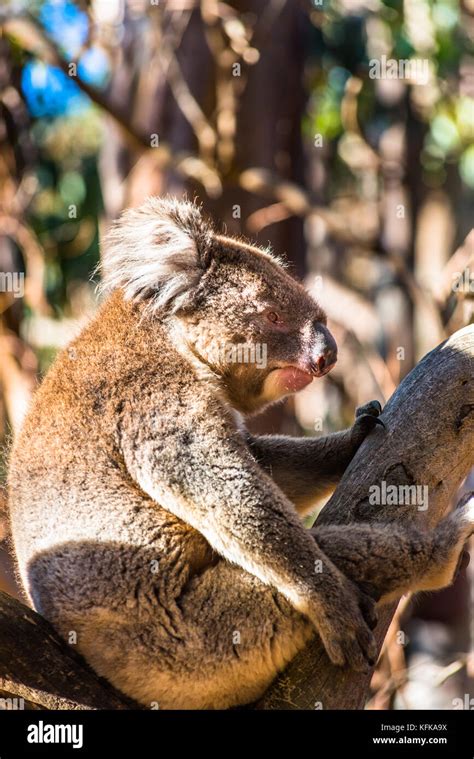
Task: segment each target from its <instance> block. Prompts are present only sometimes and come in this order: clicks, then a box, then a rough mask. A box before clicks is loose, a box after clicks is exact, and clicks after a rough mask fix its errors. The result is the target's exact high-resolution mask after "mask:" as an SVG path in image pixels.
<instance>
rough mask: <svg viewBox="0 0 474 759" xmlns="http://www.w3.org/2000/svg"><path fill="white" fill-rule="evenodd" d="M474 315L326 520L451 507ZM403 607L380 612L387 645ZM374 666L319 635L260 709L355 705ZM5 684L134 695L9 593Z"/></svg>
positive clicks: (43, 693) (395, 401) (67, 697)
mask: <svg viewBox="0 0 474 759" xmlns="http://www.w3.org/2000/svg"><path fill="white" fill-rule="evenodd" d="M473 359H474V325H471V326H469V327H465V328H464V329H462V330H460V331H459V332H456V334H454V335H453V336H452V337H451V338H450V339H449V340H447V341H446V342H445V343H442V344H441V345H440V346H438V347H437V348H435V350H433V351H431V353H429V354H428V355H427V356H426V357H425V358H424V359H423V361H421V362H420V364H418V366H417V367H416V368H415V369H414V370H413V371H412V372H411V373H410V374H409V375H408V376H407V377H406V378H405V379H404V381H403V382H402V384H401V385H400V387H399V388H398V390H397V391H396V392H395V393H394V395H393V396H392V398H391V399H390V401H389V402H388V403H387V405H386V407H385V409H384V413H383V420H384V422H385V424H386V430H385V431H384V430H381V429H376V430H375V431H374V432H373V433H372V434H371V435H370V437H369V438H368V439H367V440H366V441H365V442H364V443H363V445H362V446H361V448H360V449H359V451H358V453H357V454H356V456H355V457H354V459H353V461H352V462H351V464H350V466H349V467H348V469H347V471H346V473H345V475H344V477H343V479H342V480H341V482H340V484H339V486H338V488H337V490H336V491H335V493H334V495H333V497H332V498H331V500H330V501H329V503H328V504H327V505H326V507H325V508H324V510H323V512H322V514H321V516H320V517H319V521H320V522H321V523H324V522H325V523H333V524H336V523H337V524H346V523H349V522H370V521H374V522H375V521H384V522H392V521H398V520H404V521H405V520H416V521H419V522H421V523H423V524H425V525H426V527H428V528H430V527H433V525H434V524H436V523H437V522H438V521H439V519H440V518H441V517H442V516H443V514H444V512H445V510H446V509H447V507H448V505H449V503H450V501H451V500H452V498H453V496H454V494H455V493H456V490H457V488H458V487H459V485H460V484H461V482H462V480H463V479H464V477H465V476H466V475H467V473H468V472H469V470H470V469H471V467H472V466H473V464H474V360H473ZM383 480H384V481H385V482H386V483H387V486H389V485H391V484H392V485H397V486H399V485H412V484H418V485H426V486H428V488H429V502H428V504H429V505H428V508H427V509H426V510H425V511H417V510H416V507H414V506H407V505H402V506H396V507H394V506H373V505H371V504H370V503H369V498H368V492H369V487H370V486H371V485H373V484H380V482H381V481H383ZM393 611H394V607H393V606H392V607H390V608H387V609H385V610H384V611H383V613H382V614H381V620H380V623H379V625H378V628H377V630H376V637H377V640H378V642H379V645H380V646H381V645H382V642H383V639H384V637H385V633H386V630H387V627H388V625H389V623H390V620H391V617H392V614H393ZM369 682H370V675H361V674H359V673H356V672H353V671H351V670H348V669H343V668H340V667H335V666H334V665H332V664H331V663H330V662H329V660H328V658H327V656H326V654H325V651H324V649H323V647H322V645H321V643H320V642H319V640H318V639H315V640H313V641H312V642H311V643H310V644H309V645H308V646H307V647H306V648H305V650H304V651H302V652H301V653H300V654H299V655H298V656H297V657H295V659H294V660H293V661H292V662H291V663H290V665H289V666H288V667H287V669H286V670H285V672H284V673H283V674H282V675H280V677H278V678H277V679H276V681H275V682H274V684H273V685H272V686H271V687H270V688H269V690H268V692H267V693H266V695H265V696H264V697H263V699H262V700H261V701H260V702H259V703H258V704H257V708H259V709H314V708H323V709H333V708H337V709H356V708H361V707H362V706H363V705H364V702H365V699H366V697H367V692H368V687H369ZM0 691H4V692H6V693H7V694H10V695H12V696H20V697H24V698H25V699H27V700H28V701H30V702H31V703H32V704H33V705H37V706H40V707H43V708H64V709H71V708H76V709H77V708H99V709H100V708H110V709H117V708H118V709H123V708H127V707H130V706H132V707H133V706H134V704H133V703H132V702H131V701H129V700H128V699H127V698H126V697H125V696H121V695H120V694H117V693H116V691H114V690H113V689H112V688H111V686H109V685H108V684H107V683H104V681H103V680H101V679H100V678H98V677H97V676H96V675H95V674H94V673H93V672H92V670H91V669H90V668H89V667H88V665H86V664H85V662H83V660H82V659H81V658H80V657H78V656H77V655H76V654H75V652H74V651H73V650H72V649H71V647H70V646H68V645H67V644H66V643H64V642H63V641H62V640H61V639H60V638H59V637H58V636H57V635H56V634H55V633H54V631H53V630H52V628H51V626H50V625H49V623H47V622H46V621H45V620H43V619H42V618H41V617H39V616H38V615H37V614H35V612H33V611H31V610H30V609H27V608H26V607H24V606H22V605H21V604H19V603H18V602H17V601H14V600H13V599H11V598H9V597H8V596H6V595H5V594H1V593H0Z"/></svg>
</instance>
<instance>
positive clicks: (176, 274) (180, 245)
mask: <svg viewBox="0 0 474 759" xmlns="http://www.w3.org/2000/svg"><path fill="white" fill-rule="evenodd" d="M209 234H210V230H209V228H208V227H207V225H206V224H205V222H204V221H203V219H202V217H201V214H200V212H199V209H198V208H197V207H196V206H195V205H194V204H193V203H189V202H178V201H174V200H163V199H160V198H148V200H147V201H146V202H145V203H144V204H143V205H142V206H140V207H139V208H132V209H129V210H127V211H125V212H124V213H123V214H122V216H121V217H120V218H119V219H118V220H117V221H116V222H114V224H113V226H112V228H111V230H110V231H109V233H108V234H107V236H106V238H105V244H104V250H103V256H102V263H101V266H100V269H101V272H102V285H101V289H102V290H104V291H109V290H114V289H117V288H120V289H122V290H123V292H124V294H125V297H126V298H127V299H128V300H141V299H145V298H146V299H148V300H149V301H150V306H151V307H152V308H153V309H158V308H161V307H163V306H167V305H168V304H169V303H170V302H171V301H173V305H174V307H175V308H176V307H177V306H178V305H179V296H180V295H181V296H183V295H184V294H185V292H186V291H187V290H188V289H189V288H190V287H192V286H193V285H195V284H197V282H198V281H199V278H200V276H201V274H202V272H203V266H202V263H201V255H200V254H201V252H202V251H200V247H202V246H203V245H204V246H205V245H206V242H207V241H208V239H209Z"/></svg>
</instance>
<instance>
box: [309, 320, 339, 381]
mask: <svg viewBox="0 0 474 759" xmlns="http://www.w3.org/2000/svg"><path fill="white" fill-rule="evenodd" d="M336 361H337V345H336V341H335V339H334V338H333V336H332V335H331V333H330V331H329V330H328V328H327V327H326V326H325V325H324V324H320V323H318V324H316V325H315V339H314V343H313V345H312V347H311V358H310V361H309V366H310V370H311V374H312V375H313V376H315V377H324V375H325V374H327V373H328V372H330V371H331V369H332V368H333V366H334V365H335V363H336Z"/></svg>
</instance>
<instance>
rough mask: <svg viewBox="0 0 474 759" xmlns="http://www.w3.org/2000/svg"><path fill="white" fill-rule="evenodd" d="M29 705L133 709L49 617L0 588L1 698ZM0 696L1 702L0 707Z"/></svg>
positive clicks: (131, 703)
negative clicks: (47, 619) (78, 652)
mask: <svg viewBox="0 0 474 759" xmlns="http://www.w3.org/2000/svg"><path fill="white" fill-rule="evenodd" d="M10 698H23V699H24V701H25V708H30V709H134V708H135V709H136V708H138V707H137V705H136V704H135V703H134V702H133V701H131V700H130V699H128V698H126V696H124V695H122V694H121V693H119V692H118V691H116V690H115V689H114V688H113V687H112V686H111V685H110V684H109V683H108V682H106V681H105V680H103V679H102V678H100V677H98V676H97V675H96V674H95V672H94V671H93V670H92V669H91V668H90V667H89V665H88V664H87V663H86V662H85V661H84V659H83V658H82V657H81V656H79V655H78V654H76V652H75V651H74V649H73V647H72V646H68V645H67V643H65V642H64V641H63V640H62V639H61V638H60V637H59V636H58V635H57V633H56V632H55V631H54V629H53V628H52V627H51V625H50V624H49V622H47V621H46V620H45V619H43V617H41V616H40V615H39V614H36V612H34V611H33V610H32V609H29V608H28V607H27V606H24V605H23V604H21V603H20V602H19V601H17V600H16V599H14V598H12V597H11V596H8V595H7V594H6V593H2V592H0V699H7V701H6V704H5V706H9V702H8V699H10ZM1 704H3V702H2V701H0V708H2V706H1Z"/></svg>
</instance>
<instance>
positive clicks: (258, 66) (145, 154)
mask: <svg viewBox="0 0 474 759" xmlns="http://www.w3.org/2000/svg"><path fill="white" fill-rule="evenodd" d="M473 32H474V0H463V2H457V1H456V0H436V1H435V2H432V1H431V0H429V1H428V0H403V1H402V0H390V1H389V2H384V1H382V0H336V1H335V2H331V3H329V2H327V0H326V1H325V2H322V0H321V1H319V0H313V2H310V1H309V0H307V1H305V0H301V2H297V1H296V0H295V1H294V2H293V0H291V1H290V0H232V2H229V3H227V2H218V0H200V2H199V1H198V0H88V1H87V0H81V1H79V0H77V2H71V1H70V0H46V1H45V2H43V1H42V0H30V2H27V0H12V1H11V2H4V1H3V0H0V272H2V273H3V274H4V275H12V274H14V273H20V274H24V275H25V280H24V292H22V293H20V292H12V288H11V287H10V288H9V287H8V286H7V285H8V284H9V283H10V284H11V281H12V280H8V278H4V279H3V280H2V282H3V288H2V287H0V361H1V364H0V391H1V395H0V438H1V444H2V450H3V452H4V456H3V459H2V460H3V464H2V471H3V475H4V469H5V457H6V454H7V451H8V445H9V443H10V440H11V437H12V435H13V434H14V431H15V429H17V427H18V425H19V424H20V423H21V419H22V416H23V414H24V411H25V408H26V406H27V404H28V401H29V398H30V395H31V392H32V390H33V388H34V386H35V385H36V384H37V382H38V380H40V378H41V376H42V374H43V373H44V372H45V371H46V370H47V367H48V366H49V364H50V362H51V360H52V359H53V358H54V355H55V353H56V352H57V350H58V349H59V348H60V347H62V346H63V345H65V344H66V343H67V341H68V340H69V339H70V337H71V336H72V335H73V334H75V332H76V331H77V329H79V328H80V325H81V324H82V323H84V320H86V319H87V318H88V317H89V315H90V314H91V313H92V312H93V310H94V308H95V307H96V303H97V297H96V293H95V282H94V278H93V272H94V269H95V267H96V265H97V263H98V261H99V256H100V253H99V240H100V237H101V235H102V233H103V231H104V230H105V229H106V227H107V225H108V224H109V223H110V221H111V220H112V219H113V218H114V217H115V216H116V215H117V214H118V213H119V212H120V210H121V209H122V208H123V207H125V206H127V205H136V204H138V203H139V202H140V201H141V200H143V198H144V197H146V196H147V195H150V194H162V193H168V192H169V193H173V194H177V195H182V194H184V193H187V195H188V196H191V197H194V196H197V197H198V198H199V200H200V201H202V202H203V204H204V208H205V210H206V211H207V212H208V213H210V214H211V215H212V216H213V218H214V219H215V221H216V223H217V225H218V226H219V227H221V228H222V227H223V226H224V225H225V227H226V228H227V230H228V231H229V232H231V233H236V234H242V235H245V236H247V237H250V238H251V239H253V240H257V241H258V242H261V243H263V244H267V243H268V241H270V242H271V243H272V245H273V246H274V247H275V249H276V250H277V251H278V252H284V253H286V256H287V258H288V259H289V261H290V264H291V267H292V269H293V272H294V273H295V274H296V275H297V276H299V277H302V278H305V279H306V281H307V284H308V286H309V288H310V289H311V290H312V291H313V292H314V294H315V295H316V296H317V297H318V298H319V299H320V300H321V301H322V302H323V304H324V306H325V307H326V309H327V311H328V315H329V318H330V323H331V327H332V329H333V332H334V333H335V335H336V337H337V340H338V343H339V346H340V361H339V362H338V364H337V367H336V369H335V370H334V371H333V372H332V373H331V375H330V376H329V377H328V378H326V379H325V380H324V381H321V382H320V383H313V385H312V386H311V387H310V388H309V389H308V390H307V391H304V392H303V393H301V394H300V395H299V396H297V398H296V399H295V400H290V401H288V402H287V403H286V404H285V406H284V407H282V408H281V409H276V410H271V411H270V412H269V413H268V414H266V415H265V416H264V417H262V418H261V419H258V420H256V421H255V422H254V423H253V424H254V426H255V428H256V429H258V430H265V431H268V430H284V431H288V432H291V433H303V434H319V433H321V432H324V433H327V431H330V430H332V429H338V428H340V427H342V426H344V425H345V424H349V423H350V422H351V418H352V415H353V410H354V407H355V406H356V405H359V404H360V403H362V402H364V401H366V400H368V399H369V398H375V397H377V398H379V399H380V400H381V401H382V402H383V401H385V400H386V399H387V397H389V396H390V394H391V393H392V392H393V390H394V388H395V387H396V386H397V384H398V383H399V381H400V379H402V378H403V376H404V375H405V374H406V373H407V372H408V371H410V369H411V368H412V367H413V365H414V364H415V363H416V361H417V360H418V359H419V358H420V357H421V356H422V355H424V353H426V352H427V351H428V350H430V349H431V348H432V347H433V346H434V345H436V344H437V343H439V342H440V341H441V340H442V339H444V338H445V337H446V336H447V335H449V334H450V333H452V332H453V331H455V330H456V329H458V328H459V327H461V326H463V325H465V324H468V323H470V322H472V321H473V292H474V273H473V266H474V250H473V245H474V237H473V234H472V233H471V227H472V216H473V194H474V100H473V97H474V51H473V36H474V34H473ZM384 58H385V59H395V60H396V61H400V60H407V61H421V63H422V65H423V66H424V67H425V68H424V69H423V70H424V71H425V73H426V77H425V78H424V79H423V81H422V80H421V79H417V78H416V77H414V76H411V77H410V76H408V77H398V78H390V77H385V78H374V77H373V76H372V74H371V71H372V69H371V67H372V64H373V61H374V60H375V61H381V60H383V59H384ZM459 283H461V285H459ZM464 487H467V484H465V486H464ZM0 492H1V491H0ZM3 504H4V507H5V498H3ZM2 531H3V532H2ZM6 533H7V524H6V520H5V519H4V520H3V523H2V521H1V505H0V540H1V538H2V535H3V537H6ZM4 545H6V542H5V543H4ZM0 555H1V556H2V557H3V558H2V561H3V565H0V586H1V587H4V588H6V589H8V590H9V592H12V593H16V592H17V589H16V586H15V582H14V578H13V574H12V570H11V564H10V561H9V559H8V556H7V550H6V548H5V549H4V550H3V554H0ZM2 566H3V569H2ZM471 594H472V582H471V581H470V579H469V576H468V575H466V574H465V573H464V574H463V575H461V576H460V578H459V580H458V582H457V583H456V585H455V587H454V589H452V590H449V591H444V592H442V593H438V594H434V595H433V596H431V597H430V598H429V599H427V600H424V601H422V602H420V601H418V602H417V607H416V611H415V613H413V605H412V604H410V603H408V602H405V603H404V605H403V606H402V607H401V609H400V614H399V615H398V617H397V618H396V620H395V621H394V626H393V628H392V631H391V635H389V637H388V642H387V644H386V646H385V649H384V653H383V655H382V657H381V661H380V663H379V667H378V670H377V673H376V675H375V677H374V682H373V697H372V699H371V701H370V703H369V706H370V707H371V708H390V707H393V706H397V707H399V708H412V707H420V706H430V705H432V706H447V708H452V706H451V707H450V705H451V704H452V699H453V698H454V697H457V696H458V695H459V694H461V696H462V695H463V694H466V693H470V694H471V695H472V674H473V671H474V666H473V658H472V645H471V638H472V629H471V628H472V608H473V606H472V600H471ZM401 628H403V630H404V631H405V632H403V635H404V636H405V637H402V638H401V639H400V638H399V637H397V635H398V633H399V632H400V630H401ZM407 630H409V631H410V638H408V636H407V632H406V631H407ZM400 640H401V641H402V642H401V643H400ZM449 668H451V669H449ZM447 670H449V671H447ZM443 673H444V674H443Z"/></svg>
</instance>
